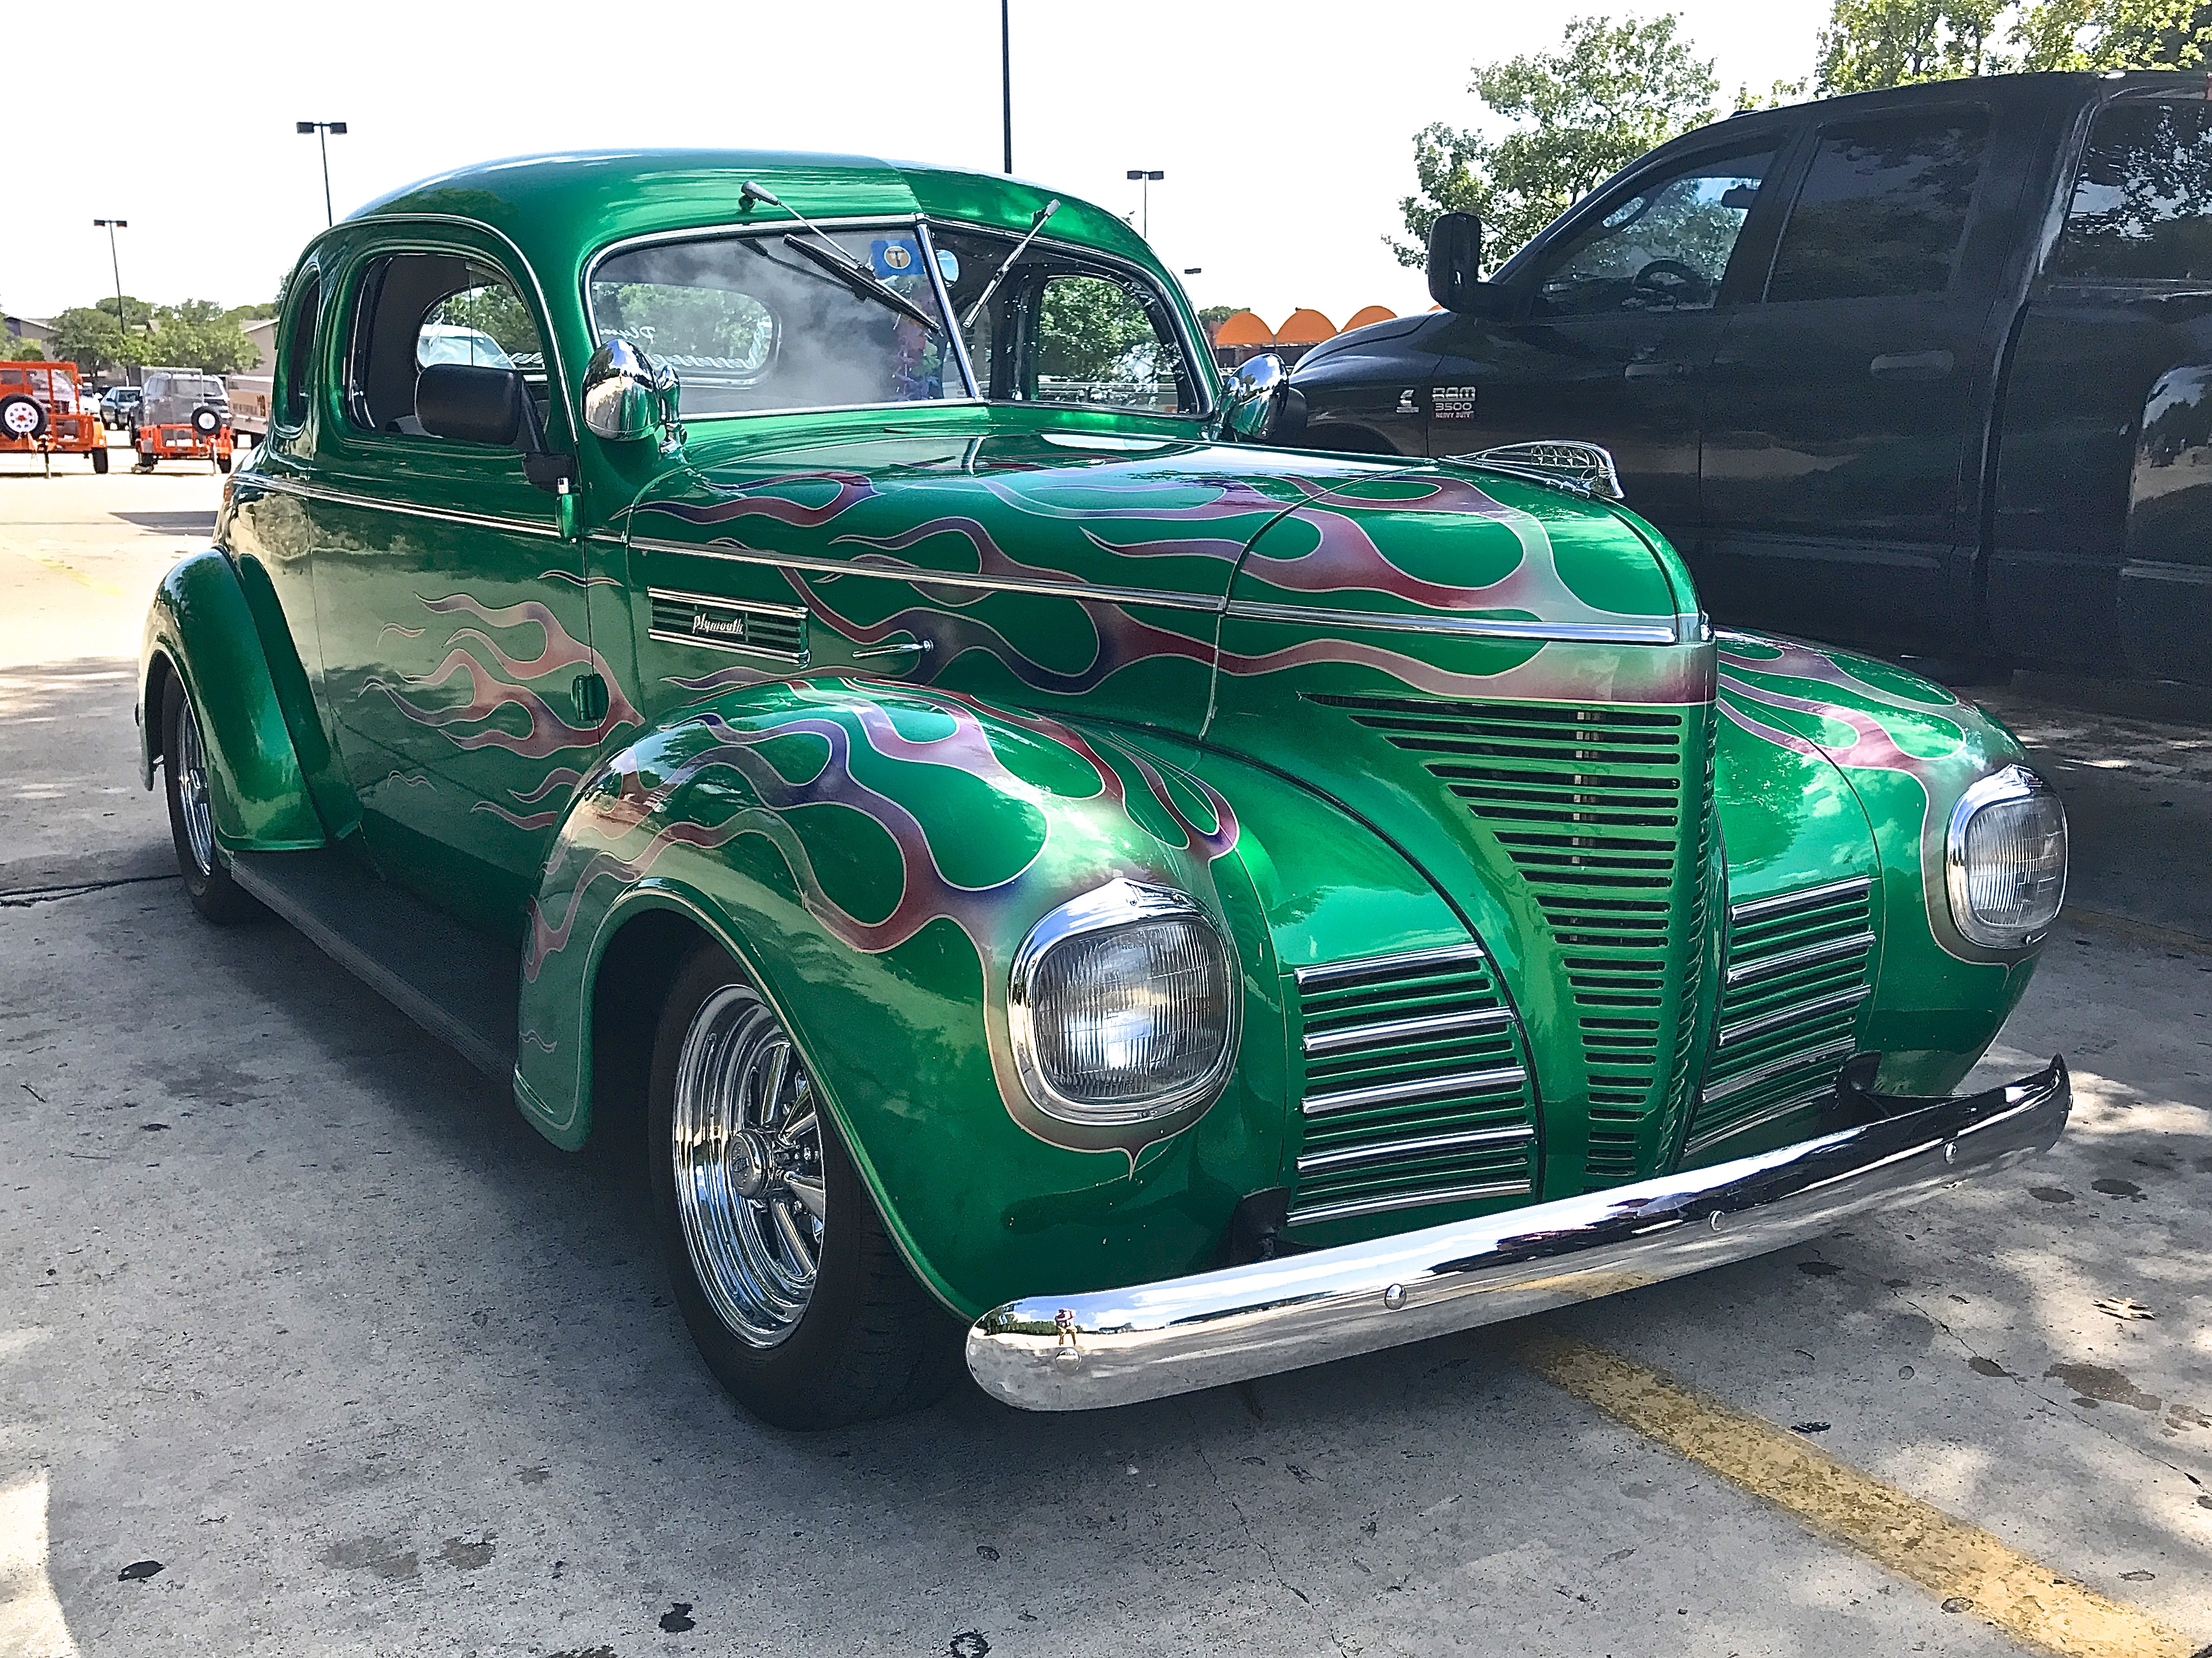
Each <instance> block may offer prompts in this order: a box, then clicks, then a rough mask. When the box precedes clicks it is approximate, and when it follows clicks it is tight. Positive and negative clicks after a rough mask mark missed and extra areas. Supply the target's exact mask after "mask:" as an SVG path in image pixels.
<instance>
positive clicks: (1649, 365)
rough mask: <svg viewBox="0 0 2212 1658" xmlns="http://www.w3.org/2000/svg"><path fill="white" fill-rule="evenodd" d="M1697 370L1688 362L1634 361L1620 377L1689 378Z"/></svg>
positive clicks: (1621, 372) (1651, 378) (1624, 378)
mask: <svg viewBox="0 0 2212 1658" xmlns="http://www.w3.org/2000/svg"><path fill="white" fill-rule="evenodd" d="M1695 372H1696V368H1695V367H1694V365H1692V364H1690V363H1686V362H1632V363H1630V364H1629V365H1628V367H1626V368H1624V369H1622V370H1621V371H1620V377H1621V379H1623V380H1687V379H1689V377H1690V376H1691V375H1692V374H1694V373H1695Z"/></svg>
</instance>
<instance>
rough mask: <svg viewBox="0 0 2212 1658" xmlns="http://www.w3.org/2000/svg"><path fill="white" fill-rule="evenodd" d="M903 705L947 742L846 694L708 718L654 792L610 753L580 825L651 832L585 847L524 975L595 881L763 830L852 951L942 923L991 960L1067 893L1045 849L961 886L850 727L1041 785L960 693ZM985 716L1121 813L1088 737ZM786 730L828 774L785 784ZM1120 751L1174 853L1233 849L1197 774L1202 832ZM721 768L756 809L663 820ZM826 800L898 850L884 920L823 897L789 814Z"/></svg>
mask: <svg viewBox="0 0 2212 1658" xmlns="http://www.w3.org/2000/svg"><path fill="white" fill-rule="evenodd" d="M899 697H900V700H901V701H918V702H920V703H921V705H922V706H924V707H927V708H931V709H933V710H934V711H936V712H938V713H939V714H943V715H945V717H946V718H948V719H949V720H951V722H952V730H951V732H947V733H946V734H945V735H943V736H940V737H931V738H908V737H906V736H903V735H902V734H901V733H900V732H899V731H898V730H897V728H896V726H894V725H893V724H892V722H891V720H890V714H889V713H888V712H887V711H886V710H885V709H884V707H883V706H881V705H880V704H878V703H876V702H872V701H866V700H865V699H864V698H862V697H861V696H860V695H851V694H848V695H841V696H839V697H838V698H837V700H836V701H829V702H825V703H824V705H823V711H822V712H819V713H815V712H798V713H793V714H787V715H784V716H782V717H780V718H777V719H774V720H769V721H768V722H767V723H764V724H763V725H762V726H759V727H757V728H756V729H753V730H750V731H740V730H738V728H737V727H735V726H732V725H730V724H729V723H728V722H727V721H726V720H723V719H722V718H721V717H720V715H717V714H702V715H701V716H699V719H698V725H699V726H701V727H702V729H704V730H706V731H708V732H712V733H713V734H714V738H715V739H716V740H715V742H714V744H712V745H711V746H709V747H707V748H704V749H702V750H698V751H696V752H695V753H693V754H690V755H689V756H685V758H684V760H683V761H682V762H681V763H680V764H679V765H678V766H677V767H676V768H674V769H673V770H671V772H670V774H668V775H667V776H666V777H665V778H663V779H662V780H660V781H659V783H658V784H657V785H656V786H654V787H653V788H652V789H651V790H647V789H646V788H645V787H644V786H643V785H642V783H641V780H639V778H638V776H637V774H636V770H635V767H636V760H635V756H634V755H633V754H632V753H631V752H630V751H629V750H623V752H622V753H621V754H618V755H617V756H614V757H613V758H612V759H611V760H610V761H609V762H608V764H607V768H606V770H605V774H604V775H605V778H606V779H607V780H609V781H611V782H612V783H613V784H614V786H613V788H612V789H611V791H610V790H608V789H607V787H606V786H605V783H602V784H600V785H599V786H596V787H593V788H592V789H590V790H587V791H586V793H585V794H584V796H583V799H582V800H581V802H580V804H579V805H578V806H577V808H576V820H577V824H578V827H580V828H584V829H589V830H590V831H591V832H592V835H593V837H594V838H595V839H597V840H599V841H602V842H608V843H611V842H615V841H620V840H622V839H623V838H624V837H625V836H627V835H629V833H630V832H631V831H633V830H635V829H640V828H649V829H650V830H651V834H650V835H649V837H648V839H647V841H646V842H645V844H644V845H643V846H641V847H638V848H636V849H635V850H634V851H630V852H628V853H623V854H619V855H618V854H617V853H613V852H611V851H606V850H600V849H594V850H592V851H591V852H590V853H588V855H587V858H586V862H585V864H584V865H583V867H582V868H581V869H580V870H579V871H577V872H576V873H575V875H574V878H573V880H571V881H569V882H568V886H567V892H566V899H565V902H564V903H563V905H562V912H561V914H560V916H559V918H558V919H557V920H555V919H553V918H551V917H550V916H549V915H548V914H546V913H545V911H544V909H543V908H539V907H538V905H536V904H533V905H532V911H531V936H530V943H529V945H528V948H527V949H526V951H525V954H524V963H523V976H524V977H525V978H526V979H528V980H531V981H535V980H536V979H537V977H538V972H539V970H540V969H542V968H543V966H544V963H545V960H546V958H547V957H550V956H551V955H553V954H554V953H556V951H558V950H562V948H564V947H565V946H566V945H567V944H568V939H569V938H570V936H571V934H572V932H573V931H574V926H575V924H576V920H577V917H578V915H579V914H580V908H581V905H582V902H583V900H584V897H585V895H586V892H587V891H588V890H590V889H591V888H592V886H593V885H594V884H597V883H599V882H600V881H603V880H611V881H614V882H616V883H617V884H620V885H624V886H627V885H629V884H633V883H635V882H636V881H638V880H641V879H642V878H644V876H645V875H646V874H647V872H649V871H650V870H651V868H652V867H653V864H654V862H655V861H657V860H658V859H659V858H660V857H661V855H662V854H663V853H665V852H666V851H667V850H668V849H669V848H670V847H676V846H689V847H698V848H702V849H708V848H713V847H722V846H726V845H727V844H729V843H730V842H731V841H734V840H736V839H738V837H740V836H742V835H759V836H761V837H763V839H765V840H767V841H769V842H770V843H771V844H772V845H774V846H775V847H776V849H777V850H778V852H779V853H781V855H782V857H783V859H784V861H785V863H786V864H787V866H788V867H789V868H790V871H791V873H792V877H793V880H794V881H796V882H797V884H798V885H799V894H800V897H801V900H802V902H804V903H805V906H806V908H807V909H808V910H809V911H810V912H811V914H814V915H815V916H816V917H817V919H819V920H821V921H822V923H823V926H826V927H828V928H829V931H830V932H833V933H834V934H836V937H838V938H841V939H842V940H843V941H844V942H845V943H846V944H849V945H851V946H852V947H853V948H854V949H855V950H863V951H866V952H868V953H871V954H876V953H880V952H882V951H884V950H891V949H894V948H896V946H897V945H899V944H903V943H905V942H906V941H907V940H908V938H912V937H914V935H915V933H917V932H920V931H921V929H922V928H923V927H925V926H927V925H929V923H930V922H932V921H934V920H941V919H942V920H951V921H952V922H953V923H954V924H955V925H956V926H958V927H960V929H961V930H962V931H963V932H965V933H966V934H967V935H968V937H969V940H970V941H971V942H972V943H974V944H975V945H976V947H977V949H978V950H979V952H981V953H983V954H984V955H985V956H986V957H987V956H988V954H989V952H990V943H991V940H992V939H993V938H994V936H995V935H996V933H997V932H999V931H1000V928H999V927H998V926H995V925H994V922H996V921H997V920H998V919H999V918H1000V917H1001V916H1002V915H1004V914H1007V913H1010V912H1011V913H1017V914H1029V915H1033V914H1042V911H1043V910H1044V909H1045V908H1049V904H1050V902H1052V901H1054V899H1056V897H1057V896H1064V895H1048V894H1046V893H1044V892H1042V890H1036V878H1037V876H1038V872H1039V871H1040V867H1041V865H1040V863H1039V859H1040V858H1041V857H1042V851H1043V846H1042V843H1040V846H1039V847H1038V850H1037V852H1036V853H1034V854H1032V856H1031V857H1030V859H1029V861H1028V862H1027V863H1025V864H1024V865H1023V866H1022V867H1021V868H1020V869H1018V870H1016V871H1013V872H1011V873H1009V874H1007V875H1006V876H1005V877H1003V878H1000V879H999V880H996V881H994V882H991V883H988V884H985V885H982V886H975V887H969V886H963V885H961V884H959V883H957V882H955V881H954V880H952V879H951V878H950V877H949V876H947V875H946V874H945V871H944V869H943V867H942V866H941V865H939V862H938V859H937V857H936V854H935V853H934V852H933V850H932V849H931V847H930V844H929V836H928V831H927V829H926V828H925V827H924V825H923V824H922V823H921V820H920V819H919V818H918V817H915V814H914V813H913V812H912V811H910V810H909V809H908V807H907V806H906V805H903V804H902V802H900V801H897V800H895V799H892V798H890V796H889V795H886V794H884V793H882V792H881V791H879V790H877V789H875V788H872V787H871V786H868V785H867V784H866V783H863V782H861V781H860V780H859V779H858V778H857V777H855V776H854V774H853V769H852V761H853V758H854V755H853V748H852V744H853V742H854V730H853V728H852V726H848V724H847V723H846V721H847V720H851V721H852V722H853V724H854V725H856V726H858V727H859V732H858V735H859V739H860V741H861V742H862V743H863V744H866V747H867V748H869V749H870V750H873V751H874V752H875V753H876V754H877V755H878V756H882V757H884V758H885V759H890V760H902V761H907V762H913V763H916V764H923V765H939V766H949V767H951V768H955V769H957V770H959V771H963V772H965V773H967V774H969V775H970V776H973V777H976V778H979V779H982V780H986V781H988V782H991V783H993V784H995V785H997V786H999V787H1000V789H1001V790H1002V791H1004V792H1005V793H1008V794H1009V795H1012V796H1013V797H1015V798H1021V797H1023V796H1027V795H1033V794H1034V793H1035V792H1036V791H1035V788H1034V786H1032V785H1030V784H1029V783H1027V782H1025V781H1024V780H1022V779H1021V778H1019V777H1018V776H1017V775H1016V774H1013V773H1012V772H1011V771H1009V770H1008V769H1007V768H1006V764H1005V762H1003V761H1001V760H1000V758H999V756H998V754H997V753H996V751H995V750H994V749H993V748H992V747H991V743H990V738H989V736H988V734H987V732H986V731H985V729H984V726H983V723H982V720H981V718H980V717H979V716H980V715H981V714H983V713H985V712H986V710H985V709H984V708H983V705H981V704H980V703H978V702H976V701H975V700H974V699H972V698H969V697H967V696H963V695H958V694H956V693H951V692H945V691H931V692H927V693H917V692H915V691H914V690H913V689H911V688H907V687H902V688H900V690H899ZM987 713H988V714H989V715H990V716H991V717H992V718H993V719H994V720H1002V721H1006V722H1007V723H1010V724H1012V725H1016V726H1020V727H1021V728H1023V729H1024V730H1027V731H1030V732H1033V733H1035V734H1036V735H1037V736H1039V737H1042V738H1046V739H1048V740H1049V741H1053V742H1056V743H1058V744H1061V745H1062V746H1063V747H1064V748H1066V750H1069V751H1070V752H1072V753H1073V754H1076V755H1079V756H1081V757H1082V758H1083V759H1084V760H1085V761H1086V762H1088V763H1089V764H1090V766H1091V768H1092V771H1093V772H1094V774H1096V776H1097V784H1098V786H1097V791H1096V792H1095V793H1093V794H1091V795H1090V796H1086V797H1082V798H1085V799H1098V800H1101V801H1103V802H1107V803H1110V804H1111V805H1114V806H1116V807H1119V808H1121V810H1122V811H1125V812H1126V811H1127V805H1128V799H1127V785H1126V784H1125V783H1124V782H1123V780H1122V777H1121V772H1120V770H1119V769H1118V768H1116V767H1115V766H1114V765H1113V764H1111V763H1110V762H1109V761H1108V759H1107V758H1106V756H1104V755H1103V754H1102V753H1101V752H1100V751H1099V750H1097V748H1096V747H1095V746H1093V745H1092V744H1091V742H1089V741H1088V740H1087V739H1085V738H1084V737H1083V736H1082V735H1081V734H1080V733H1079V732H1074V731H1072V730H1070V729H1069V728H1068V727H1066V726H1063V725H1061V724H1060V722H1059V721H1057V720H1052V719H1049V718H1048V717H1046V716H1043V715H1037V714H1018V713H1014V712H1011V711H1008V710H1006V709H1000V708H991V709H988V710H987ZM839 716H842V718H841V717H839ZM790 736H809V737H812V738H816V739H817V740H818V741H819V742H820V743H821V744H822V745H823V750H824V762H823V766H822V768H821V769H820V770H819V771H817V773H816V774H814V775H813V776H811V777H810V778H808V779H806V780H804V781H801V782H797V783H794V782H793V781H791V780H788V779H787V778H786V777H785V776H784V775H783V774H782V773H781V772H780V771H778V770H777V769H776V768H775V767H774V766H773V765H771V764H769V762H768V760H767V758H766V757H765V756H763V754H762V753H761V752H760V750H761V749H762V747H763V745H764V744H767V743H769V741H771V740H772V739H775V738H782V737H790ZM1117 752H1119V753H1120V754H1121V759H1122V760H1123V761H1124V762H1125V763H1127V765H1128V766H1129V767H1130V768H1131V769H1132V770H1133V771H1135V772H1136V773H1137V774H1138V777H1139V780H1140V781H1141V783H1142V785H1143V786H1144V787H1145V789H1146V792H1147V793H1148V794H1149V795H1150V797H1151V804H1152V806H1154V807H1155V808H1157V809H1158V811H1161V812H1163V813H1164V814H1165V816H1166V817H1167V818H1168V819H1169V820H1170V821H1171V822H1172V823H1174V824H1175V825H1176V829H1177V830H1178V831H1179V832H1180V833H1181V834H1182V837H1183V839H1182V845H1181V847H1177V848H1176V849H1177V850H1186V851H1190V852H1193V853H1196V854H1197V855H1198V856H1199V857H1200V858H1201V859H1205V860H1206V861H1208V862H1210V861H1212V859H1216V858H1219V857H1221V856H1222V855H1224V854H1225V853H1227V852H1228V851H1229V850H1230V849H1231V847H1234V846H1235V845H1236V843H1237V817H1236V814H1235V813H1234V812H1233V811H1231V808H1230V805H1229V803H1228V802H1227V801H1226V800H1225V799H1222V797H1221V796H1220V795H1219V794H1218V793H1216V792H1215V791H1214V790H1213V789H1212V788H1211V787H1209V786H1207V785H1206V784H1205V783H1204V782H1202V781H1200V780H1197V779H1194V778H1186V779H1184V782H1185V783H1186V785H1187V786H1188V787H1189V788H1190V789H1191V790H1192V792H1193V793H1196V794H1197V795H1198V796H1199V797H1200V799H1202V800H1203V801H1204V803H1205V805H1206V811H1207V813H1208V814H1209V815H1210V816H1211V817H1212V823H1211V824H1210V825H1207V824H1205V823H1200V822H1198V821H1196V820H1194V818H1193V817H1191V815H1190V814H1189V813H1188V812H1187V811H1184V810H1183V809H1182V807H1181V806H1179V805H1177V804H1176V799H1175V796H1174V793H1172V792H1171V791H1170V788H1169V786H1168V782H1167V780H1166V778H1165V777H1164V775H1163V774H1162V773H1161V772H1160V771H1159V769H1158V768H1157V767H1156V766H1154V765H1152V763H1151V762H1149V761H1147V760H1146V759H1145V758H1144V757H1143V756H1139V755H1136V754H1133V753H1128V752H1127V751H1117ZM710 768H722V769H724V770H726V771H729V772H734V773H735V774H738V776H739V777H740V778H742V779H743V780H744V784H745V786H746V792H747V793H749V794H750V797H751V799H752V801H753V803H754V804H751V805H745V806H742V807H740V808H739V809H738V811H735V812H734V813H732V815H731V816H730V817H726V818H725V819H723V820H722V821H721V822H720V823H714V824H701V823H686V822H682V821H677V820H671V819H669V818H666V817H665V816H664V815H663V814H664V811H665V807H666V806H667V804H668V802H669V801H670V799H671V798H672V797H673V796H674V795H675V794H676V793H677V792H678V790H679V789H681V788H682V787H684V785H686V784H688V783H690V781H692V780H694V779H696V778H697V777H698V776H700V775H701V774H702V773H704V772H706V771H708V769H710ZM824 804H834V805H842V806H846V807H848V808H850V809H852V810H854V811H859V812H860V813H862V814H864V815H865V816H866V817H869V818H871V819H872V820H873V821H874V822H875V823H878V825H879V826H881V827H882V828H883V829H884V831H885V833H886V834H888V835H890V840H891V842H892V844H893V846H894V847H896V849H897V853H898V856H899V859H900V864H901V880H900V891H899V896H898V899H897V901H896V903H895V904H894V905H893V907H892V908H891V911H890V914H888V915H886V916H884V918H883V919H882V920H876V921H868V920H862V919H861V918H860V917H858V916H855V915H854V914H851V913H850V912H849V911H848V910H846V909H845V908H843V907H842V906H841V905H839V904H838V903H837V902H836V901H835V900H834V899H832V898H831V897H830V896H829V894H828V893H827V892H826V891H825V890H823V885H822V883H821V881H820V879H819V878H817V875H816V873H815V871H814V865H813V860H812V858H811V855H810V854H809V853H808V852H807V849H806V847H805V843H804V841H802V840H801V839H800V837H799V835H798V834H797V832H796V831H795V830H794V829H793V828H792V826H791V824H790V823H789V822H788V815H789V814H790V813H791V812H793V811H795V810H797V809H798V808H800V807H803V806H811V805H824ZM564 874H565V872H564V871H562V869H561V868H560V867H559V865H558V860H557V859H556V868H555V869H554V870H553V871H551V872H549V875H548V879H547V882H546V886H547V890H548V891H549V893H550V892H551V891H552V890H555V889H556V888H557V887H558V886H559V885H560V884H561V881H562V877H563V875H564Z"/></svg>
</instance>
